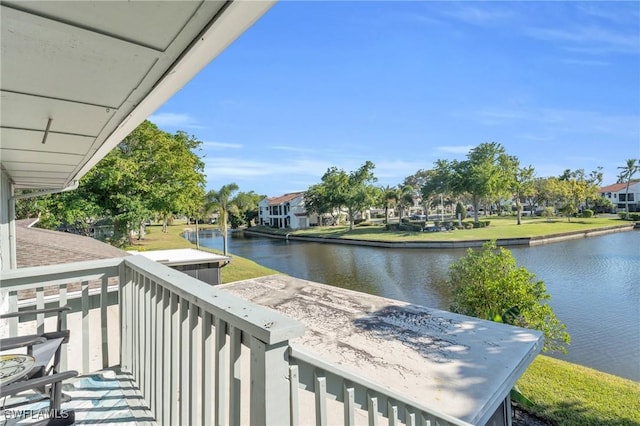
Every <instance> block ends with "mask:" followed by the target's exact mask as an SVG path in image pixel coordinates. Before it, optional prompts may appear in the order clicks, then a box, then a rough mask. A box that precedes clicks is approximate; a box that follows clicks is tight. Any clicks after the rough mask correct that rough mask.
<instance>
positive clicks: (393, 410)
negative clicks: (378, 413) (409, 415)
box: [387, 400, 400, 426]
mask: <svg viewBox="0 0 640 426" xmlns="http://www.w3.org/2000/svg"><path fill="white" fill-rule="evenodd" d="M387 413H388V418H389V426H398V425H399V423H400V419H398V406H397V405H395V404H393V403H392V402H391V400H389V401H387Z"/></svg>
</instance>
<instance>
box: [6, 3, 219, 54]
mask: <svg viewBox="0 0 640 426" xmlns="http://www.w3.org/2000/svg"><path fill="white" fill-rule="evenodd" d="M3 3H4V4H7V5H10V6H11V7H14V8H18V9H21V10H24V11H29V12H31V13H34V14H37V15H40V16H47V17H51V18H53V19H56V20H59V21H62V22H67V23H70V24H73V25H75V26H79V27H85V28H91V29H92V30H93V31H96V32H99V33H102V34H106V35H111V36H113V37H117V38H121V39H123V40H129V41H132V42H135V43H138V44H141V45H144V46H149V47H152V48H154V49H156V50H159V51H164V50H166V49H167V47H169V44H170V43H171V42H172V41H173V39H174V38H175V37H176V36H177V35H178V33H179V32H180V31H181V30H182V29H183V27H184V26H185V25H186V24H187V22H188V21H189V19H191V17H192V16H193V14H194V13H196V11H197V10H198V8H199V7H200V6H201V4H202V3H203V2H202V1H193V0H191V1H186V0H181V1H175V0H174V1H155V2H150V1H144V0H143V1H128V2H125V1H20V2H6V1H5V2H3ZM214 3H217V8H218V9H219V8H220V7H222V5H223V4H224V1H217V2H214ZM150 20H153V21H152V22H153V25H146V24H145V23H148V22H149V21H150Z"/></svg>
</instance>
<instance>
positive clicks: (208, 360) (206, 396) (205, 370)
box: [202, 312, 214, 426]
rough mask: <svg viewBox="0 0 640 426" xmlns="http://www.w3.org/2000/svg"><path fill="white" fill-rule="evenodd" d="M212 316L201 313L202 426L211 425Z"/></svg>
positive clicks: (212, 418) (212, 393)
mask: <svg viewBox="0 0 640 426" xmlns="http://www.w3.org/2000/svg"><path fill="white" fill-rule="evenodd" d="M212 327H213V324H212V316H211V314H210V313H208V312H203V313H202V424H203V425H205V426H208V425H211V424H213V421H214V417H213V410H212V404H211V401H212V400H213V398H214V396H213V395H214V392H213V390H214V389H213V383H214V382H213V380H212V379H211V376H212V375H213V366H214V359H213V349H212V346H213V341H214V337H213V330H212Z"/></svg>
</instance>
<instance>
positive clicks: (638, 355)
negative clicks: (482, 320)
mask: <svg viewBox="0 0 640 426" xmlns="http://www.w3.org/2000/svg"><path fill="white" fill-rule="evenodd" d="M194 237H195V236H194V235H189V236H188V238H189V239H190V240H194ZM200 244H201V245H203V246H205V247H211V248H215V249H222V238H221V236H220V234H219V233H218V232H217V231H201V233H200ZM510 250H511V251H512V253H513V255H514V257H515V258H516V260H517V261H518V264H519V265H522V266H525V267H526V268H527V269H528V270H529V271H531V272H533V273H534V274H536V277H537V278H538V279H541V280H543V281H544V282H545V284H546V287H547V292H548V293H549V294H550V295H551V300H550V301H549V304H550V305H551V306H552V308H553V310H554V312H555V314H556V316H557V317H558V318H559V319H560V320H561V321H563V322H564V323H565V324H566V326H567V330H568V331H569V333H570V334H571V338H572V343H571V345H570V346H569V347H568V354H566V355H563V354H551V355H552V356H554V357H557V358H560V359H564V360H567V361H570V362H574V363H577V364H582V365H585V366H588V367H591V368H595V369H597V370H601V371H605V372H607V373H611V374H615V375H618V376H621V377H626V378H629V379H632V380H635V381H640V232H638V231H632V232H621V233H616V234H609V235H603V236H598V237H590V238H584V239H579V240H572V241H565V242H560V243H553V244H548V245H543V246H537V247H511V248H510ZM229 252H230V253H232V254H236V255H238V256H242V257H246V258H248V259H251V260H253V261H255V262H257V263H259V264H261V265H264V266H267V267H269V268H273V269H275V270H278V271H281V272H283V273H285V274H288V275H291V276H294V277H298V278H303V279H308V280H311V281H316V282H321V283H325V284H331V285H334V286H338V287H343V288H348V289H351V290H357V291H362V292H366V293H371V294H376V295H380V296H384V297H390V298H393V299H398V300H402V301H406V302H410V303H416V304H420V305H424V306H429V307H433V308H438V309H447V308H448V307H449V304H450V300H451V298H450V294H449V291H448V288H447V286H446V278H447V273H448V267H449V265H450V264H451V263H453V262H455V261H456V260H457V259H459V258H460V257H461V256H464V254H465V250H464V249H447V250H433V249H386V248H374V247H358V246H349V245H337V244H320V243H308V242H297V241H284V240H275V239H270V238H261V237H251V236H246V235H244V234H243V233H242V232H232V233H231V238H230V239H229Z"/></svg>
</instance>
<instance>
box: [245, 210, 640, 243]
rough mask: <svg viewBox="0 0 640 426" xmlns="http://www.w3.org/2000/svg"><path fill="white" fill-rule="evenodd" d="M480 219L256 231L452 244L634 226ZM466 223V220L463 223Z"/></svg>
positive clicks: (613, 222)
mask: <svg viewBox="0 0 640 426" xmlns="http://www.w3.org/2000/svg"><path fill="white" fill-rule="evenodd" d="M481 220H488V221H490V226H488V227H485V228H474V229H456V230H454V231H448V232H410V231H387V230H385V227H384V225H373V224H367V225H359V226H356V227H355V228H354V229H353V230H349V227H348V226H325V227H312V228H307V229H299V230H285V229H273V228H269V227H263V226H258V227H255V228H252V229H254V230H256V231H260V232H267V233H272V234H279V235H286V234H289V235H293V236H299V237H314V238H343V239H353V240H363V241H378V242H454V241H475V240H489V239H515V238H538V237H545V236H552V235H559V234H567V233H573V232H585V231H595V230H599V229H605V228H610V227H617V226H625V225H626V226H632V225H633V224H632V223H630V222H627V221H623V220H621V219H619V218H606V217H602V218H601V217H592V218H572V219H571V221H570V222H569V221H567V219H566V218H564V219H560V218H555V219H552V220H550V221H549V220H547V219H545V218H541V217H524V218H522V224H521V225H518V224H517V221H516V218H515V217H513V216H482V217H481ZM466 221H467V222H468V221H469V220H468V219H467V220H466Z"/></svg>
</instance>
